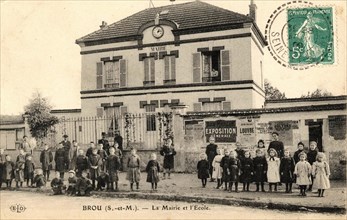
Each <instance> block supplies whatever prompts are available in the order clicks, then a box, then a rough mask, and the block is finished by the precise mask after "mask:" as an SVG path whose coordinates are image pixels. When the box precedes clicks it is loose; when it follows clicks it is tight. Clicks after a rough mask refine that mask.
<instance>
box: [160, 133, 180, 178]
mask: <svg viewBox="0 0 347 220" xmlns="http://www.w3.org/2000/svg"><path fill="white" fill-rule="evenodd" d="M160 155H162V156H164V173H163V178H164V179H165V175H166V173H167V174H168V178H169V179H170V173H171V171H172V170H173V169H174V167H175V161H174V156H175V155H176V151H175V148H174V146H173V145H172V140H171V138H168V139H167V140H166V142H165V144H164V146H163V148H162V149H161V150H160Z"/></svg>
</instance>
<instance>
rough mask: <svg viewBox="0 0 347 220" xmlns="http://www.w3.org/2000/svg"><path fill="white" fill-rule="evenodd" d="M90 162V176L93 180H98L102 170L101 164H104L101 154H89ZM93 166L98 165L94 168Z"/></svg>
mask: <svg viewBox="0 0 347 220" xmlns="http://www.w3.org/2000/svg"><path fill="white" fill-rule="evenodd" d="M88 163H89V169H90V170H89V171H90V178H91V179H92V180H96V179H97V178H98V176H99V175H100V172H101V166H102V159H101V157H100V155H99V154H92V155H90V156H89V159H88ZM92 166H97V168H96V169H93V168H92Z"/></svg>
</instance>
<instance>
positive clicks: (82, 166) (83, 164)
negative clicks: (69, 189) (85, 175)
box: [76, 155, 88, 177]
mask: <svg viewBox="0 0 347 220" xmlns="http://www.w3.org/2000/svg"><path fill="white" fill-rule="evenodd" d="M87 169H88V158H87V157H86V156H84V155H78V156H77V158H76V176H77V177H80V176H81V175H82V171H84V170H87Z"/></svg>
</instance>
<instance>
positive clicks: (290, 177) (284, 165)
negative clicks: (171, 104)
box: [280, 157, 295, 183]
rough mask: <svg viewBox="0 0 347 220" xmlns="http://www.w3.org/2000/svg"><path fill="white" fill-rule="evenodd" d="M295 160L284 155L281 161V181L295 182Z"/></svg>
mask: <svg viewBox="0 0 347 220" xmlns="http://www.w3.org/2000/svg"><path fill="white" fill-rule="evenodd" d="M294 168H295V162H294V159H293V158H292V157H283V158H282V159H281V163H280V175H281V183H293V182H294Z"/></svg>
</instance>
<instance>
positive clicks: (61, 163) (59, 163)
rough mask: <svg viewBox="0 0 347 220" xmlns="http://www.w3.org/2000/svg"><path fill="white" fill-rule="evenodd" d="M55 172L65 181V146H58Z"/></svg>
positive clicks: (55, 156)
mask: <svg viewBox="0 0 347 220" xmlns="http://www.w3.org/2000/svg"><path fill="white" fill-rule="evenodd" d="M54 162H55V171H58V172H59V173H60V178H61V179H63V180H64V172H65V151H64V148H63V144H61V143H60V144H58V147H57V150H56V152H55V155H54Z"/></svg>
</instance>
